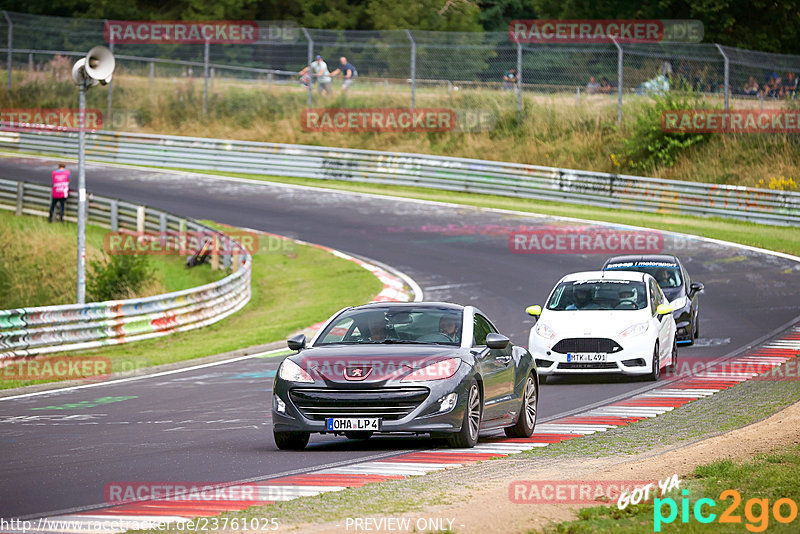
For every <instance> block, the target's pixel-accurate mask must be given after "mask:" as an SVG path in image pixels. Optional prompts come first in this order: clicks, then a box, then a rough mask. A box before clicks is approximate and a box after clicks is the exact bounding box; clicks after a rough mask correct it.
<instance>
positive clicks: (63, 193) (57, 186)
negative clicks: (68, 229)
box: [49, 163, 70, 222]
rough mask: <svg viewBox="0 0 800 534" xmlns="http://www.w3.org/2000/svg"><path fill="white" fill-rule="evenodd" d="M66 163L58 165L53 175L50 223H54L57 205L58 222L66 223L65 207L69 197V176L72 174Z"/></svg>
mask: <svg viewBox="0 0 800 534" xmlns="http://www.w3.org/2000/svg"><path fill="white" fill-rule="evenodd" d="M66 167H67V166H66V165H65V164H64V163H59V164H58V169H56V170H54V171H53V173H52V178H53V193H52V197H51V198H50V219H49V220H50V222H53V215H54V212H55V208H56V204H58V206H59V214H58V220H59V221H61V222H64V206H65V204H66V202H67V197H68V196H69V176H70V172H69V171H68V170H67V168H66Z"/></svg>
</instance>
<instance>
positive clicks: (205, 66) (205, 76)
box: [203, 39, 209, 115]
mask: <svg viewBox="0 0 800 534" xmlns="http://www.w3.org/2000/svg"><path fill="white" fill-rule="evenodd" d="M208 48H209V44H208V39H206V48H205V52H204V54H203V115H205V114H206V112H207V111H208Z"/></svg>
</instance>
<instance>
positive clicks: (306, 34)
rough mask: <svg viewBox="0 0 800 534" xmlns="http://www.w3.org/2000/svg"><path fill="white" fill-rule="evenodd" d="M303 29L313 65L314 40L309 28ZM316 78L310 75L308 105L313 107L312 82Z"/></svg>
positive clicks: (309, 61) (309, 60)
mask: <svg viewBox="0 0 800 534" xmlns="http://www.w3.org/2000/svg"><path fill="white" fill-rule="evenodd" d="M300 29H301V30H303V35H305V36H306V40H307V41H308V65H309V66H311V62H312V61H314V40H313V39H311V35H309V33H308V30H307V29H305V28H300ZM313 81H314V80H313V78H311V76H309V77H308V102H307V103H306V105H307V106H308V107H311V103H312V102H311V101H312V100H313V94H314V84H313V83H312V82H313Z"/></svg>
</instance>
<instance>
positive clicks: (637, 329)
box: [620, 322, 650, 337]
mask: <svg viewBox="0 0 800 534" xmlns="http://www.w3.org/2000/svg"><path fill="white" fill-rule="evenodd" d="M648 328H650V323H649V322H644V323H639V324H635V325H633V326H629V327H628V328H626V329H625V330H623V331H622V332H621V333H620V337H634V336H640V335H642V334H644V333H645V332H647V329H648Z"/></svg>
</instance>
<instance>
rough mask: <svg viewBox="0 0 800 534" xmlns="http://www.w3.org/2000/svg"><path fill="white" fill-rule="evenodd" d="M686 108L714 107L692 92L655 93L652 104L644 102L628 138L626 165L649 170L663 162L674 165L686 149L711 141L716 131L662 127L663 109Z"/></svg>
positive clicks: (625, 148)
mask: <svg viewBox="0 0 800 534" xmlns="http://www.w3.org/2000/svg"><path fill="white" fill-rule="evenodd" d="M685 109H713V108H712V107H711V106H709V105H707V104H706V103H704V102H701V101H700V100H699V99H698V98H697V97H693V96H692V95H691V93H688V94H687V93H683V94H680V95H678V94H675V93H674V92H667V93H666V94H664V95H655V96H654V97H653V103H652V104H645V105H643V106H642V107H641V109H640V112H639V114H638V116H637V118H636V122H635V123H634V124H633V132H632V133H631V136H630V137H628V138H627V139H626V140H625V141H624V148H623V151H624V154H625V159H624V163H626V166H627V167H629V168H631V169H644V170H648V171H649V170H652V169H654V168H655V167H656V166H659V165H661V166H664V167H671V166H673V165H674V164H675V162H676V161H677V159H678V156H679V155H680V153H681V152H682V151H683V150H685V149H687V148H689V147H690V146H693V145H700V144H702V143H705V142H707V141H708V140H709V139H710V138H711V137H712V136H713V135H714V134H710V133H679V132H665V131H664V130H663V129H662V127H661V116H662V113H664V112H667V111H675V110H685Z"/></svg>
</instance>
